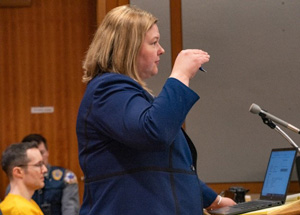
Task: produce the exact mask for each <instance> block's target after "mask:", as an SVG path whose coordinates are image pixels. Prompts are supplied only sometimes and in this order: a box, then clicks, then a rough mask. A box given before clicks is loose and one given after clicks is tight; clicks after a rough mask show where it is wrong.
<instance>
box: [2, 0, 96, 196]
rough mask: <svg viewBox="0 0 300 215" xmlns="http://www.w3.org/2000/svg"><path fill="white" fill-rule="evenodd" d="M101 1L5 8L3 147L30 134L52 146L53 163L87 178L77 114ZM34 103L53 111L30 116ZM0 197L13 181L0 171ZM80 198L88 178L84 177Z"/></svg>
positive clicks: (51, 0)
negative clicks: (82, 165) (81, 164)
mask: <svg viewBox="0 0 300 215" xmlns="http://www.w3.org/2000/svg"><path fill="white" fill-rule="evenodd" d="M96 4H97V1H96V0H88V1H81V0H47V1H43V0H32V4H31V6H30V7H25V8H0V26H1V27H0V47H1V49H0V104H1V105H0V119H1V123H0V141H1V142H0V143H1V144H0V151H1V152H2V151H3V150H4V149H5V148H6V147H7V146H8V145H9V144H11V143H14V142H19V141H21V139H22V138H23V137H24V136H25V135H27V134H29V133H41V134H42V135H44V136H45V137H46V138H47V140H48V144H49V151H50V163H51V164H52V165H61V166H64V167H67V168H69V169H71V170H72V171H74V172H75V173H76V175H77V176H78V177H79V178H80V177H81V176H82V173H81V170H80V168H79V163H78V151H77V139H76V133H75V125H76V117H77V111H78V107H79V103H80V101H81V98H82V95H83V93H84V89H85V84H83V83H82V82H81V77H82V74H83V73H82V71H83V70H82V61H83V59H84V55H85V52H86V50H87V49H88V46H89V44H90V42H91V39H92V36H93V34H94V32H95V30H96V27H97V19H96V9H97V8H96ZM33 106H40V107H42V106H52V107H54V113H47V114H31V112H30V108H31V107H33ZM0 180H1V183H0V198H1V199H3V197H4V191H5V187H6V185H7V182H8V180H7V179H6V176H5V174H4V172H3V171H0ZM79 185H80V196H81V197H82V193H83V182H82V181H80V180H79Z"/></svg>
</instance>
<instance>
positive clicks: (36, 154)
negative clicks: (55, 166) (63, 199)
mask: <svg viewBox="0 0 300 215" xmlns="http://www.w3.org/2000/svg"><path fill="white" fill-rule="evenodd" d="M1 166H2V169H3V170H4V172H5V173H6V175H7V176H8V178H9V182H10V191H9V193H8V195H7V196H6V197H5V199H4V200H3V202H1V203H0V214H3V215H12V214H24V215H25V214H26V215H43V212H42V211H41V209H40V208H39V206H38V205H37V204H36V203H35V202H34V201H33V200H32V199H31V197H32V195H33V193H34V191H35V190H38V189H40V188H42V187H43V186H44V185H45V184H44V174H45V173H46V172H47V168H46V166H45V165H44V162H43V158H42V155H41V152H40V151H39V149H38V145H37V143H36V142H23V143H15V144H12V145H10V146H8V147H7V149H6V150H5V151H4V152H3V154H2V159H1Z"/></svg>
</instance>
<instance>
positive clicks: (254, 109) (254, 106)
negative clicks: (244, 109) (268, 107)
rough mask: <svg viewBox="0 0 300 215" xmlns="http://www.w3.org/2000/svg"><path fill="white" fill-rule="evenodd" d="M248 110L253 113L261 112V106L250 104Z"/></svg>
mask: <svg viewBox="0 0 300 215" xmlns="http://www.w3.org/2000/svg"><path fill="white" fill-rule="evenodd" d="M249 111H250V112H251V113H253V114H259V113H260V112H261V108H260V107H259V106H258V105H257V104H254V103H253V104H252V105H251V106H250V108H249Z"/></svg>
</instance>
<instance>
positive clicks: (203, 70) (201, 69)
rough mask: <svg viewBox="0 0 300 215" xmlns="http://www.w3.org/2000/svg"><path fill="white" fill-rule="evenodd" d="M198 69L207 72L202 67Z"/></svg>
mask: <svg viewBox="0 0 300 215" xmlns="http://www.w3.org/2000/svg"><path fill="white" fill-rule="evenodd" d="M199 70H200V71H202V72H207V71H206V70H205V69H203V68H202V67H200V68H199Z"/></svg>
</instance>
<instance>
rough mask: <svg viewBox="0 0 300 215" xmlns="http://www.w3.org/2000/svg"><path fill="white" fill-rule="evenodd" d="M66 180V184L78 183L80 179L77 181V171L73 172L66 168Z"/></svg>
mask: <svg viewBox="0 0 300 215" xmlns="http://www.w3.org/2000/svg"><path fill="white" fill-rule="evenodd" d="M64 182H65V183H66V184H77V183H78V181H77V177H76V175H75V173H74V172H72V171H71V170H68V169H66V172H65V177H64Z"/></svg>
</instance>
